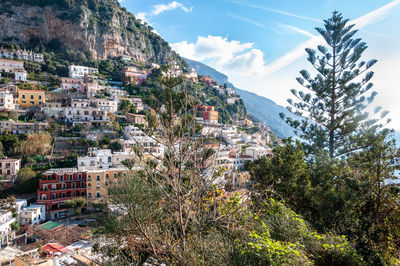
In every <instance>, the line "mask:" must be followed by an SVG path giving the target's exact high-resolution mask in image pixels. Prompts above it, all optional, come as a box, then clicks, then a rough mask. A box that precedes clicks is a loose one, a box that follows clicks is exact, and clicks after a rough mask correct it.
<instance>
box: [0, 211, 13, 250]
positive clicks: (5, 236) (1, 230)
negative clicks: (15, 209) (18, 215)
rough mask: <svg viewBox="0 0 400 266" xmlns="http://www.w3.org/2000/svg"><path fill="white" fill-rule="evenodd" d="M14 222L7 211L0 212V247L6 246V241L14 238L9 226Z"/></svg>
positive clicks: (11, 215) (10, 213)
mask: <svg viewBox="0 0 400 266" xmlns="http://www.w3.org/2000/svg"><path fill="white" fill-rule="evenodd" d="M14 222H16V219H15V218H14V217H13V214H12V212H11V211H9V210H0V247H1V246H3V245H7V244H8V241H9V240H11V239H12V238H13V237H14V236H15V232H14V231H13V230H12V227H11V224H12V223H14Z"/></svg>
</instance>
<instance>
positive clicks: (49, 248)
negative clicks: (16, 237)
mask: <svg viewBox="0 0 400 266" xmlns="http://www.w3.org/2000/svg"><path fill="white" fill-rule="evenodd" d="M42 252H46V253H48V254H49V255H50V256H59V255H62V254H66V253H72V251H71V250H69V249H67V248H66V247H65V246H63V245H60V244H57V243H48V244H46V245H44V246H43V247H42Z"/></svg>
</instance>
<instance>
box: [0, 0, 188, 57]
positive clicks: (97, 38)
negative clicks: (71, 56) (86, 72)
mask: <svg viewBox="0 0 400 266" xmlns="http://www.w3.org/2000/svg"><path fill="white" fill-rule="evenodd" d="M0 6H1V8H0V43H13V44H17V45H19V46H23V47H27V48H37V47H40V46H42V47H51V48H53V49H59V50H60V49H70V50H74V51H84V52H90V53H91V55H92V56H93V58H94V59H107V58H108V57H117V56H121V55H126V56H129V57H131V58H133V60H134V61H137V62H155V63H165V62H166V60H167V58H175V59H176V60H177V61H178V63H179V64H180V65H186V63H185V62H184V61H183V60H182V59H181V58H180V57H179V56H178V55H177V54H176V53H175V52H174V51H172V49H171V48H170V46H169V45H168V43H167V42H166V41H164V40H163V39H162V38H161V37H160V36H159V35H158V34H157V33H155V32H154V31H153V29H152V27H150V26H149V25H147V24H146V23H144V24H143V23H142V22H141V21H140V20H139V19H136V18H135V16H134V15H133V14H131V13H129V12H127V10H126V9H125V8H124V7H121V5H120V4H119V1H117V0H17V1H15V0H1V4H0Z"/></svg>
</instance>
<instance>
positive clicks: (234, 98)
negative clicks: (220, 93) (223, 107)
mask: <svg viewBox="0 0 400 266" xmlns="http://www.w3.org/2000/svg"><path fill="white" fill-rule="evenodd" d="M239 100H240V98H239V97H229V98H226V103H227V104H235V103H236V102H237V101H239Z"/></svg>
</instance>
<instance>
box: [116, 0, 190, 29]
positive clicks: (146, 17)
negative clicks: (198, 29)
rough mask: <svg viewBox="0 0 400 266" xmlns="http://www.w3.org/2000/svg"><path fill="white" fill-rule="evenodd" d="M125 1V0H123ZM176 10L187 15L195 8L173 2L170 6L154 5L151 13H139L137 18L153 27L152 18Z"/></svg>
mask: <svg viewBox="0 0 400 266" xmlns="http://www.w3.org/2000/svg"><path fill="white" fill-rule="evenodd" d="M121 1H124V0H121ZM174 9H182V10H183V11H184V12H185V13H189V12H192V10H193V7H190V8H189V7H186V6H185V5H183V4H182V3H179V2H177V1H172V2H170V3H168V4H159V5H154V6H152V9H151V11H150V12H139V13H138V14H137V15H136V17H137V18H138V19H140V20H142V21H143V22H146V23H148V24H150V25H152V23H151V22H150V19H149V18H150V17H154V16H158V15H160V14H161V13H164V12H166V11H171V10H174Z"/></svg>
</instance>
